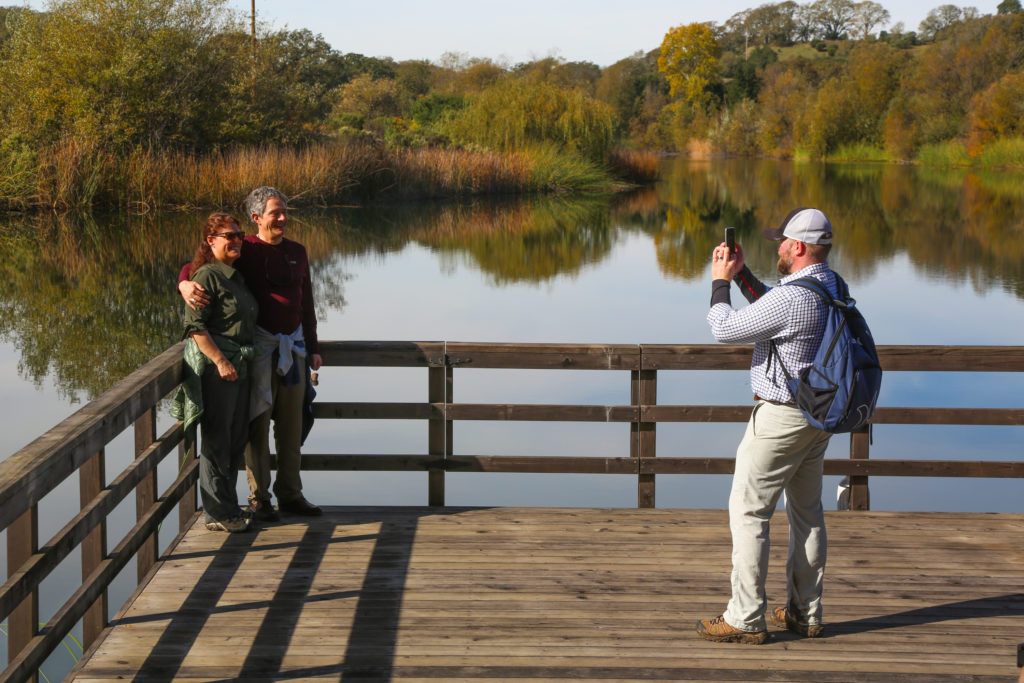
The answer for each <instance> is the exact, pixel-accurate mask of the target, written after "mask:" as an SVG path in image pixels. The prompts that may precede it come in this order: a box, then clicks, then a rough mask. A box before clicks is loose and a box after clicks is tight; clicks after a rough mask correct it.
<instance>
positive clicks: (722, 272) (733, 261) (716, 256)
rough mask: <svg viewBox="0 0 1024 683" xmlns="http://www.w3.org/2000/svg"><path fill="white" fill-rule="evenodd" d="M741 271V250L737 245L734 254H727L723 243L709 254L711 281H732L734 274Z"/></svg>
mask: <svg viewBox="0 0 1024 683" xmlns="http://www.w3.org/2000/svg"><path fill="white" fill-rule="evenodd" d="M741 270H743V248H742V247H741V246H740V245H739V244H737V245H736V253H735V254H731V253H729V247H728V246H726V244H725V242H722V243H721V244H720V245H718V246H717V247H715V249H714V251H712V252H711V279H712V280H732V279H733V277H734V276H735V275H736V273H738V272H740V271H741Z"/></svg>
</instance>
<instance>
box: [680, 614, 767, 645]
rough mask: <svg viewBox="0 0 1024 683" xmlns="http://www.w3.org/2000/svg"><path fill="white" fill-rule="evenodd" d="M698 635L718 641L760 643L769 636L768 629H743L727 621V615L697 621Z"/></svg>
mask: <svg viewBox="0 0 1024 683" xmlns="http://www.w3.org/2000/svg"><path fill="white" fill-rule="evenodd" d="M697 635H699V636H700V637H701V638H703V639H704V640H712V641H714V642H716V643H746V644H747V645H760V644H761V643H763V642H764V641H765V638H767V637H768V633H767V632H766V631H741V630H739V629H738V628H733V627H732V626H729V624H727V623H725V617H722V616H718V617H715V618H714V619H701V620H700V621H698V622H697Z"/></svg>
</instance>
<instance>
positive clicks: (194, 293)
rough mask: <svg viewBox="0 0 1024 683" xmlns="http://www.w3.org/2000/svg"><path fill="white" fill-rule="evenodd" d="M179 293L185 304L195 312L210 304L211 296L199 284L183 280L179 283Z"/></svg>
mask: <svg viewBox="0 0 1024 683" xmlns="http://www.w3.org/2000/svg"><path fill="white" fill-rule="evenodd" d="M178 292H180V293H181V298H182V299H184V300H185V303H186V304H187V305H188V307H189V308H191V309H192V310H193V311H198V310H199V309H200V308H204V307H205V306H207V305H208V304H209V303H210V296H209V295H208V294H207V293H206V290H205V289H203V286H202V285H201V284H199V283H198V282H192V281H191V280H182V281H181V282H179V283H178Z"/></svg>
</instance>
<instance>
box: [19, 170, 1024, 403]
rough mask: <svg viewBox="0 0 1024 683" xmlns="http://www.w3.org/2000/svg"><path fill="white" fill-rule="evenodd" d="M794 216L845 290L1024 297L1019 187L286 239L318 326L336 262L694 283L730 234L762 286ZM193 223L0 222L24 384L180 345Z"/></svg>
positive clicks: (687, 203) (625, 200) (96, 377)
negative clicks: (633, 263) (640, 254)
mask: <svg viewBox="0 0 1024 683" xmlns="http://www.w3.org/2000/svg"><path fill="white" fill-rule="evenodd" d="M795 206H816V207H819V208H821V209H822V210H824V211H825V212H826V213H827V214H828V215H829V216H830V218H831V219H832V221H833V222H834V223H835V225H836V231H837V233H838V238H837V242H836V247H835V249H834V251H833V256H832V259H831V260H832V262H833V265H834V266H835V267H836V268H837V269H838V270H839V271H841V272H842V273H843V274H844V275H845V276H846V277H847V278H848V279H860V280H864V279H868V278H871V277H872V276H873V275H875V274H876V271H877V270H878V269H879V268H880V267H882V266H883V264H885V263H886V262H888V261H889V260H890V259H891V258H892V257H893V256H895V255H896V254H899V253H901V252H906V254H907V255H908V258H909V260H910V262H911V263H912V264H913V265H914V266H915V267H916V268H918V269H920V270H921V271H924V272H925V273H926V274H928V275H929V277H935V278H937V279H940V280H942V281H962V280H964V279H969V281H970V282H972V284H973V285H974V287H975V288H976V289H978V290H979V291H987V290H988V289H990V288H994V287H998V288H1003V289H1005V290H1006V291H1008V292H1012V293H1014V295H1015V296H1017V297H1018V298H1020V297H1024V239H1022V238H1024V183H1022V182H1021V177H1020V174H1019V173H1013V172H1006V173H998V172H990V173H978V172H966V171H936V170H921V169H918V168H915V167H911V166H901V165H881V164H860V165H854V164H845V165H826V164H816V163H814V164H812V163H798V162H776V161H747V160H720V161H700V162H697V161H689V160H671V161H666V163H665V174H664V176H663V179H662V180H661V181H660V182H659V183H657V184H656V185H654V186H651V187H645V188H640V189H637V190H634V191H631V192H625V193H621V194H619V195H615V196H586V197H542V198H508V199H504V200H500V201H474V202H468V203H460V204H454V203H426V204H422V203H421V204H408V203H406V204H398V205H394V206H376V207H369V208H342V209H332V210H310V209H303V208H302V207H298V208H297V209H296V210H295V211H293V214H292V223H291V227H290V229H289V230H290V231H289V236H290V237H293V238H294V239H297V240H299V241H300V242H302V243H304V244H305V245H306V246H307V248H308V250H309V253H310V256H311V262H312V267H313V270H314V286H315V288H316V296H317V300H318V314H319V315H320V316H321V317H326V316H335V315H340V314H341V313H342V311H343V310H344V308H345V297H344V286H345V281H346V279H347V275H346V273H345V272H344V271H343V269H342V266H341V265H340V264H342V263H343V262H344V259H343V258H339V257H343V256H352V255H368V256H371V255H375V256H378V257H379V258H381V259H385V260H386V259H387V257H388V254H390V253H392V252H396V251H399V250H401V249H403V248H404V247H405V246H406V245H408V244H410V243H415V244H419V245H422V246H424V247H426V248H428V249H430V250H432V251H434V252H437V253H438V254H439V258H440V259H441V262H442V268H444V269H446V270H447V272H452V271H453V270H454V268H455V264H459V263H461V264H465V265H467V266H468V267H470V268H472V269H475V270H478V271H480V272H482V273H484V274H485V275H486V276H487V278H488V280H489V281H490V283H491V284H492V285H493V286H496V287H502V286H507V285H511V284H514V283H538V284H539V283H545V282H550V281H552V280H553V279H554V278H557V277H566V276H568V277H570V278H571V277H575V276H576V275H577V274H578V273H579V272H580V271H581V270H582V269H583V268H585V267H587V266H588V265H591V264H596V263H600V262H601V261H603V260H605V259H607V258H609V256H610V255H611V254H613V253H614V251H615V245H616V243H617V241H619V240H621V239H624V238H625V237H626V236H629V235H635V234H641V235H645V236H649V238H650V239H651V240H652V242H653V244H654V246H655V250H656V253H657V261H658V266H659V268H660V270H661V272H662V274H663V276H664V277H667V278H673V279H680V280H683V281H687V282H694V283H699V282H700V281H701V280H702V278H704V277H705V274H706V267H707V260H708V254H709V253H710V252H711V249H712V248H713V247H714V246H715V245H717V244H718V243H719V242H720V241H721V239H722V232H723V228H724V227H725V226H727V225H731V226H735V227H736V228H737V229H738V240H739V241H740V242H741V243H742V244H743V246H744V248H745V250H746V253H747V260H748V262H749V263H750V264H751V266H752V267H754V269H755V272H756V273H757V274H758V275H759V276H760V277H762V278H763V279H766V280H771V279H774V277H775V273H774V272H772V270H771V267H772V264H774V263H775V253H774V252H775V245H774V244H771V243H767V242H765V241H764V240H763V239H761V237H760V231H761V229H763V228H764V227H768V226H774V225H776V224H777V223H778V221H779V220H780V219H781V217H783V216H784V215H785V214H786V213H788V211H789V210H790V209H791V208H793V207H795ZM204 217H205V213H193V214H164V215H160V216H156V217H124V216H95V217H79V216H59V217H58V216H46V217H35V218H8V219H5V220H4V221H3V222H0V248H3V250H4V253H5V255H6V258H5V259H4V261H3V262H2V264H0V274H2V276H3V281H4V282H5V285H6V286H5V287H4V288H3V289H2V290H0V337H2V338H3V339H5V340H7V341H9V342H10V343H11V344H12V345H13V346H14V347H15V348H16V349H17V351H18V353H19V354H20V362H19V372H20V373H21V374H22V375H23V376H25V377H27V378H29V379H30V380H31V381H33V382H35V383H36V384H39V383H41V382H42V381H44V379H45V378H46V377H47V376H49V375H50V374H51V373H52V376H53V378H54V381H55V382H56V384H57V386H58V391H59V393H60V394H61V395H62V397H65V398H70V399H71V400H73V401H74V400H81V399H82V398H91V397H93V396H95V395H97V394H99V393H101V392H102V391H103V390H105V389H106V388H108V387H109V386H110V385H111V384H113V383H114V382H116V381H117V380H118V379H120V378H121V377H123V376H124V375H126V374H127V373H129V372H131V371H133V370H134V369H136V368H137V367H139V365H141V364H142V363H144V362H145V361H147V360H149V359H150V358H151V357H153V356H154V355H155V354H156V353H158V352H160V351H162V350H163V349H165V348H166V347H167V346H168V345H169V344H171V343H173V342H175V341H176V340H177V339H178V338H179V336H180V334H181V320H182V312H183V304H182V302H181V300H180V298H179V297H178V295H177V292H176V291H175V288H174V281H175V279H176V276H177V273H178V271H179V269H180V268H181V265H182V264H183V263H184V262H186V261H187V260H188V259H189V257H190V256H191V253H192V251H193V249H194V247H195V244H196V240H197V239H198V233H199V225H200V224H201V222H202V220H203V218H204ZM622 286H623V287H628V286H629V285H628V283H623V285H622ZM482 324H486V323H485V322H482ZM578 341H580V342H586V341H588V340H586V339H580V340H578Z"/></svg>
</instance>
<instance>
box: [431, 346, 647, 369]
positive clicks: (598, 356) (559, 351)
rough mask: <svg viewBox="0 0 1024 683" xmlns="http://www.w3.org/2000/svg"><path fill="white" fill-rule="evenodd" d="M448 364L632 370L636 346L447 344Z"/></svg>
mask: <svg viewBox="0 0 1024 683" xmlns="http://www.w3.org/2000/svg"><path fill="white" fill-rule="evenodd" d="M446 352H447V354H448V362H449V363H450V364H451V365H452V366H454V367H458V368H510V369H527V368H528V369H534V370H635V369H639V367H640V347H639V346H637V345H635V344H509V343H487V342H485V343H474V342H448V343H447V345H446Z"/></svg>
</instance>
